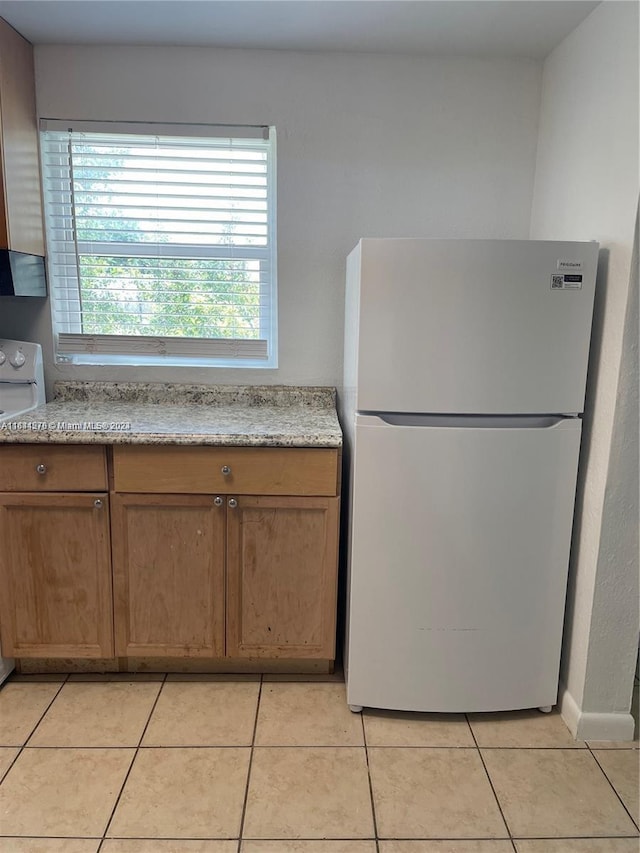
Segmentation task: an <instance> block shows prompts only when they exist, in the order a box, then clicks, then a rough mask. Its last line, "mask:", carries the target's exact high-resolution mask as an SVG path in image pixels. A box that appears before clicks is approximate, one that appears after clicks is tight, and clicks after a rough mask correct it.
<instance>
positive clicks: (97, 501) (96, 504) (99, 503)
mask: <svg viewBox="0 0 640 853" xmlns="http://www.w3.org/2000/svg"><path fill="white" fill-rule="evenodd" d="M93 505H94V507H95V508H96V509H102V501H101V500H100V498H96V499H95V501H94V502H93Z"/></svg>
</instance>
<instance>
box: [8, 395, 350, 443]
mask: <svg viewBox="0 0 640 853" xmlns="http://www.w3.org/2000/svg"><path fill="white" fill-rule="evenodd" d="M0 442H1V443H20V444H40V443H42V444H210V445H216V444H219V445H234V446H247V447H257V446H264V447H340V446H341V445H342V432H341V430H340V425H339V423H338V417H337V414H336V401H335V389H333V388H322V387H299V386H284V385H275V386H270V385H239V386H238V385H213V386H212V385H179V384H172V383H132V382H57V383H56V384H55V390H54V400H53V401H52V402H51V403H47V404H46V405H44V406H40V407H39V408H37V409H34V410H33V411H31V412H28V413H27V414H23V415H20V416H19V417H18V418H17V419H16V420H15V421H12V420H7V419H5V420H4V421H0Z"/></svg>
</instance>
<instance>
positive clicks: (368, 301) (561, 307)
mask: <svg viewBox="0 0 640 853" xmlns="http://www.w3.org/2000/svg"><path fill="white" fill-rule="evenodd" d="M354 253H355V257H354V258H351V259H350V262H349V263H348V266H347V291H348V292H347V318H346V337H345V348H346V352H345V365H346V368H347V371H346V373H347V377H346V378H347V385H349V384H352V385H353V387H354V388H355V389H357V397H356V403H355V408H356V410H357V411H368V412H388V411H395V412H434V413H450V412H455V413H459V414H473V413H503V414H531V413H559V414H570V413H579V412H582V410H583V407H584V391H585V382H586V374H587V359H588V353H589V339H590V333H591V316H592V310H593V298H594V289H595V275H596V263H597V256H598V246H597V244H596V243H559V242H543V241H529V240H499V241H498V240H411V239H404V240H403V239H386V240H373V239H367V240H361V241H360V243H359V245H358V247H356V249H355V250H354ZM352 254H353V253H352ZM567 270H570V271H567ZM354 290H355V291H356V292H355V293H354V292H353V291H354ZM350 291H351V292H350ZM350 368H352V369H351V370H350ZM349 372H351V374H352V375H351V376H349V375H348V374H349Z"/></svg>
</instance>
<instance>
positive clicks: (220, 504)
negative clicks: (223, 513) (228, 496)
mask: <svg viewBox="0 0 640 853" xmlns="http://www.w3.org/2000/svg"><path fill="white" fill-rule="evenodd" d="M213 503H214V504H215V506H222V504H223V503H224V501H223V500H222V498H221V497H220V495H218V497H216V498H214V499H213Z"/></svg>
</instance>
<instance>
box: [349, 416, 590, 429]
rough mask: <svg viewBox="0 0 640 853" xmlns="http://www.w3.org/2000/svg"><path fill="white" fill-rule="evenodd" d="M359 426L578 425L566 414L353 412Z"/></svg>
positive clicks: (469, 427) (575, 427)
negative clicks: (355, 413) (356, 413)
mask: <svg viewBox="0 0 640 853" xmlns="http://www.w3.org/2000/svg"><path fill="white" fill-rule="evenodd" d="M356 423H357V424H358V426H372V427H381V428H384V427H389V426H390V427H423V428H424V427H436V428H439V429H580V428H581V426H582V421H581V419H580V418H579V417H566V416H565V415H415V414H397V413H394V412H380V413H378V414H366V415H365V414H362V415H360V414H358V415H356Z"/></svg>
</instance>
